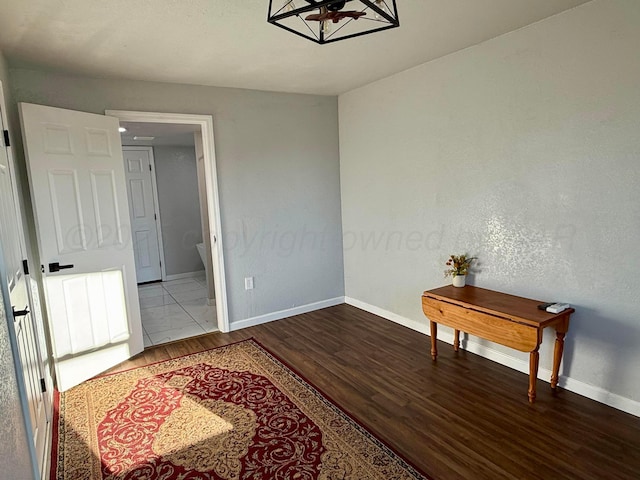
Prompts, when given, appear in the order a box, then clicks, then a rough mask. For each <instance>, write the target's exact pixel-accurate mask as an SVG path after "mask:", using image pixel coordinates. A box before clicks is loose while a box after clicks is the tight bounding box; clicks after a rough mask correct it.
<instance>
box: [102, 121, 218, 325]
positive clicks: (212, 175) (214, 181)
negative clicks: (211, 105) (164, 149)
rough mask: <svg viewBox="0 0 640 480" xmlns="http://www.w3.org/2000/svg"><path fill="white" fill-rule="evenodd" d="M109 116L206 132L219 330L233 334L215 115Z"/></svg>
mask: <svg viewBox="0 0 640 480" xmlns="http://www.w3.org/2000/svg"><path fill="white" fill-rule="evenodd" d="M105 115H110V116H112V117H116V118H118V119H119V120H120V121H122V122H143V123H179V124H187V125H198V126H200V130H201V132H202V150H203V154H204V171H205V183H206V190H207V206H208V207H209V227H210V232H209V235H210V241H211V245H212V250H213V251H212V252H211V253H212V255H213V258H214V261H213V265H212V267H213V281H214V287H215V291H216V313H217V318H218V329H219V330H220V331H221V332H223V333H227V332H229V311H228V308H227V286H226V277H225V266H224V248H223V235H222V223H221V219H220V198H219V189H218V173H217V168H216V151H215V143H214V135H213V117H212V116H211V115H190V114H182V113H158V112H135V111H126V110H106V111H105Z"/></svg>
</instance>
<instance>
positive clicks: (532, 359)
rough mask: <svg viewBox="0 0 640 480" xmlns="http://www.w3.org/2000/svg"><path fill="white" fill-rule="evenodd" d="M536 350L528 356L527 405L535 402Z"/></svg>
mask: <svg viewBox="0 0 640 480" xmlns="http://www.w3.org/2000/svg"><path fill="white" fill-rule="evenodd" d="M538 348H539V347H536V349H535V350H534V351H532V352H531V353H530V354H529V403H533V402H535V401H536V382H537V380H538V362H539V360H540V354H539V353H538Z"/></svg>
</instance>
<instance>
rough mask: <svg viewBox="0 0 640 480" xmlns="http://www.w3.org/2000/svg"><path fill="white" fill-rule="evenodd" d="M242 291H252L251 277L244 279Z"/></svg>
mask: <svg viewBox="0 0 640 480" xmlns="http://www.w3.org/2000/svg"><path fill="white" fill-rule="evenodd" d="M244 289H245V290H253V277H244Z"/></svg>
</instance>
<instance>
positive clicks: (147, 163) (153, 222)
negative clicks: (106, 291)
mask: <svg viewBox="0 0 640 480" xmlns="http://www.w3.org/2000/svg"><path fill="white" fill-rule="evenodd" d="M122 155H123V157H124V171H125V176H126V179H127V195H128V196H129V217H130V219H131V237H132V239H133V253H134V256H135V260H136V277H137V278H138V283H145V282H153V281H156V280H161V279H164V277H165V275H164V274H163V271H162V237H161V235H160V234H159V233H160V216H159V212H158V194H157V191H156V188H155V182H154V178H155V177H154V176H155V165H154V161H153V149H152V147H122Z"/></svg>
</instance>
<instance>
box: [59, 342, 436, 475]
mask: <svg viewBox="0 0 640 480" xmlns="http://www.w3.org/2000/svg"><path fill="white" fill-rule="evenodd" d="M53 447H54V450H53V458H52V467H51V478H52V479H56V480H79V479H83V480H85V479H110V480H111V479H113V480H116V479H118V480H120V479H131V480H133V479H136V480H143V479H144V480H151V479H162V480H196V479H198V480H204V479H212V480H213V479H215V480H218V479H225V480H226V479H234V480H235V479H238V480H240V479H255V480H271V479H282V480H311V479H327V480H329V479H336V480H337V479H341V480H346V479H357V480H366V479H379V480H390V479H394V480H395V479H398V480H400V479H426V478H428V477H426V476H425V475H424V474H422V473H420V472H419V471H417V470H416V469H415V468H414V467H413V466H411V465H410V464H409V463H407V462H406V461H405V460H403V459H402V458H401V457H399V456H398V455H397V454H396V453H394V452H393V451H392V450H391V449H390V448H389V447H388V446H386V445H385V444H384V443H383V442H381V441H380V440H379V439H377V438H376V437H375V436H374V435H373V434H372V433H371V432H369V431H367V430H366V429H365V428H364V427H363V426H361V425H360V424H359V423H357V422H356V421H355V420H353V419H352V418H351V417H350V416H349V415H347V414H346V413H345V412H344V411H343V410H341V409H340V408H339V407H338V406H336V405H335V404H334V403H332V402H331V401H330V400H329V399H327V397H325V396H324V395H322V394H321V393H320V392H319V391H318V390H317V389H316V388H314V387H313V386H312V385H310V384H309V382H307V381H305V380H304V379H303V378H301V377H300V376H299V375H297V374H296V373H295V372H293V371H292V370H291V369H290V368H288V367H287V366H286V365H284V364H283V363H282V362H281V361H280V360H278V359H277V358H276V357H275V356H274V355H273V354H272V353H270V352H269V351H267V350H266V349H265V348H264V347H262V346H261V345H259V344H258V343H257V342H256V341H254V340H246V341H243V342H240V343H236V344H232V345H228V346H225V347H220V348H216V349H213V350H208V351H206V352H202V353H197V354H193V355H188V356H185V357H181V358H177V359H174V360H169V361H165V362H161V363H156V364H153V365H149V366H146V367H141V368H136V369H132V370H128V371H126V372H121V373H116V374H112V375H105V376H102V377H99V378H96V379H93V380H90V381H88V382H85V383H83V384H82V385H80V386H78V387H75V388H73V389H71V390H69V391H67V392H64V393H61V394H60V395H59V397H58V401H57V409H56V418H55V419H54V445H53Z"/></svg>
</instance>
